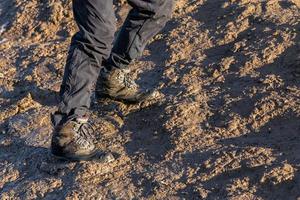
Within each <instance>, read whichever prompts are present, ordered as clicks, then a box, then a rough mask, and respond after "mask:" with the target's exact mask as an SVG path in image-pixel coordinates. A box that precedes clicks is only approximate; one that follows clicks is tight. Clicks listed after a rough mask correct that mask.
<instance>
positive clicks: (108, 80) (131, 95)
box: [96, 68, 155, 103]
mask: <svg viewBox="0 0 300 200" xmlns="http://www.w3.org/2000/svg"><path fill="white" fill-rule="evenodd" d="M128 73H129V72H128V71H125V70H122V69H118V68H113V69H111V70H110V71H108V70H107V69H105V68H103V69H102V70H101V72H100V78H99V80H98V83H97V87H96V97H97V98H111V99H113V100H118V101H123V102H125V103H140V102H143V101H146V100H148V99H150V98H152V97H154V94H155V91H153V90H142V89H141V88H139V86H138V85H137V84H136V83H135V82H134V81H133V80H132V79H131V78H130V77H129V74H128Z"/></svg>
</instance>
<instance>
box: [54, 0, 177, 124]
mask: <svg viewBox="0 0 300 200" xmlns="http://www.w3.org/2000/svg"><path fill="white" fill-rule="evenodd" d="M128 3H129V4H130V5H131V6H132V9H131V10H130V12H129V14H128V16H127V18H126V20H125V22H124V24H123V26H122V28H121V30H120V32H119V34H118V36H117V38H116V39H115V41H114V45H113V46H112V43H113V40H114V35H115V31H116V25H115V22H116V18H115V15H114V11H113V0H73V12H74V18H75V20H76V23H77V25H78V27H79V32H77V33H76V34H75V35H74V36H73V38H72V42H71V46H70V49H69V52H68V58H67V62H66V66H65V72H64V78H63V82H62V85H61V90H60V103H59V105H58V111H57V112H56V113H54V114H53V115H52V122H53V124H54V125H55V126H57V125H59V124H62V123H64V122H66V121H68V120H69V119H74V118H78V117H83V116H85V115H86V113H87V111H88V109H89V107H90V103H91V100H90V99H91V94H92V92H93V89H94V86H95V83H96V81H97V78H98V76H99V72H100V69H101V68H102V67H105V68H107V69H108V70H110V69H112V68H120V69H125V68H127V67H128V65H129V64H130V63H131V61H132V60H134V59H135V58H137V57H138V56H140V55H141V54H142V52H143V50H144V48H145V46H146V44H147V42H148V41H149V40H150V39H151V38H152V37H153V36H154V35H156V34H157V33H158V32H159V31H160V30H161V29H162V28H163V27H164V26H165V24H166V22H167V21H168V19H169V18H170V16H171V11H172V4H173V0H128Z"/></svg>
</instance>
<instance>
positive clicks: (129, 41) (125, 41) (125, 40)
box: [96, 0, 173, 103]
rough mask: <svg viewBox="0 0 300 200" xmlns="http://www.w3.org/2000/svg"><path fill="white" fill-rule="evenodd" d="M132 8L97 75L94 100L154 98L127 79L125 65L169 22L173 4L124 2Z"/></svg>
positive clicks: (153, 0) (143, 0)
mask: <svg viewBox="0 0 300 200" xmlns="http://www.w3.org/2000/svg"><path fill="white" fill-rule="evenodd" d="M128 3H129V4H130V5H131V6H132V10H131V11H130V12H129V14H128V16H127V18H126V20H125V22H124V25H123V26H122V28H121V30H120V32H119V34H118V37H117V39H116V41H115V44H114V47H113V49H112V52H111V55H110V57H109V59H108V61H107V62H106V64H105V69H103V70H102V71H101V75H100V77H101V79H99V82H98V84H97V91H96V94H97V97H109V98H113V99H116V100H121V101H125V102H129V103H137V102H142V101H145V100H147V99H150V98H151V99H152V98H155V96H156V95H155V90H143V89H141V88H140V87H138V85H137V84H136V83H135V82H134V81H133V80H132V79H131V78H130V77H129V76H128V74H127V73H126V71H128V65H129V64H130V63H131V61H132V60H134V59H136V58H137V57H138V56H140V55H142V52H143V50H144V48H145V46H146V44H147V43H148V42H149V40H150V39H151V38H152V37H153V36H155V35H156V34H157V33H158V32H159V31H160V30H161V29H162V28H163V27H164V26H165V24H166V22H167V21H168V20H169V19H170V17H171V14H172V8H173V0H150V1H149V0H128Z"/></svg>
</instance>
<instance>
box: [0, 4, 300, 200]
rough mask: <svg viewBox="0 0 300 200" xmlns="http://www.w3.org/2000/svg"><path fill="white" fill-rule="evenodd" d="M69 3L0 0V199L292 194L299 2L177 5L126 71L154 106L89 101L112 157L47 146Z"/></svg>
mask: <svg viewBox="0 0 300 200" xmlns="http://www.w3.org/2000/svg"><path fill="white" fill-rule="evenodd" d="M114 2H115V10H116V16H117V19H118V21H117V24H118V25H120V24H122V22H123V21H124V19H125V17H126V14H127V12H128V11H129V9H130V6H129V5H128V4H126V1H123V0H122V1H121V0H116V1H114ZM71 7H72V5H71V1H70V0H63V1H57V0H46V1H33V0H28V1H21V0H15V1H6V0H4V1H0V69H1V71H0V122H1V123H0V199H297V198H300V192H299V188H300V175H299V166H300V145H299V144H300V135H299V130H300V79H299V76H300V70H299V64H300V43H299V41H300V36H299V34H300V33H299V30H300V24H299V17H300V12H299V11H300V1H299V0H286V1H281V0H272V1H260V0H241V1H237V0H198V1H194V0H178V1H176V5H175V8H174V14H173V18H172V19H171V20H170V22H169V23H168V24H167V25H166V27H165V28H164V30H163V31H161V32H160V33H159V34H158V35H157V36H156V37H155V38H154V39H153V40H152V41H151V43H150V44H149V45H148V46H147V48H146V50H145V53H144V56H143V57H142V58H141V59H139V60H137V61H135V62H134V63H133V64H132V65H131V68H132V70H131V71H132V72H131V73H132V74H131V75H132V76H133V77H136V78H137V81H138V82H139V83H141V84H142V85H143V86H144V87H148V88H151V87H156V88H158V89H159V92H160V93H161V98H160V99H159V101H157V102H154V103H149V104H142V105H125V104H123V103H119V102H115V101H112V100H108V99H104V100H99V101H98V100H93V104H92V110H91V120H92V121H93V122H94V124H95V128H96V130H97V135H96V138H97V146H98V147H99V149H102V150H105V151H110V152H112V153H113V154H114V155H116V160H114V161H112V162H110V163H107V164H103V163H98V162H96V161H91V162H78V163H68V162H62V161H59V160H56V159H55V158H53V157H52V156H51V155H50V154H49V146H50V139H51V133H52V129H53V128H52V126H51V122H50V119H49V114H50V113H51V112H54V111H55V109H56V108H55V105H56V103H57V99H56V97H57V93H58V90H59V87H60V84H61V81H62V76H63V71H64V63H65V61H66V56H67V51H68V46H69V43H70V39H71V36H72V35H73V34H74V33H75V32H76V31H77V27H76V26H75V23H74V21H73V16H72V9H71Z"/></svg>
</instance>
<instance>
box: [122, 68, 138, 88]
mask: <svg viewBox="0 0 300 200" xmlns="http://www.w3.org/2000/svg"><path fill="white" fill-rule="evenodd" d="M118 80H119V81H120V82H121V83H123V84H124V86H125V87H126V88H128V89H132V90H136V89H137V88H138V86H137V84H136V83H135V82H134V80H133V79H132V78H130V77H129V75H128V73H125V72H123V73H119V74H118Z"/></svg>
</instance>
